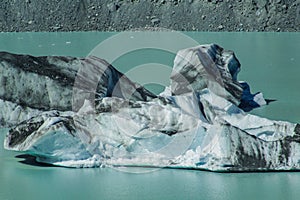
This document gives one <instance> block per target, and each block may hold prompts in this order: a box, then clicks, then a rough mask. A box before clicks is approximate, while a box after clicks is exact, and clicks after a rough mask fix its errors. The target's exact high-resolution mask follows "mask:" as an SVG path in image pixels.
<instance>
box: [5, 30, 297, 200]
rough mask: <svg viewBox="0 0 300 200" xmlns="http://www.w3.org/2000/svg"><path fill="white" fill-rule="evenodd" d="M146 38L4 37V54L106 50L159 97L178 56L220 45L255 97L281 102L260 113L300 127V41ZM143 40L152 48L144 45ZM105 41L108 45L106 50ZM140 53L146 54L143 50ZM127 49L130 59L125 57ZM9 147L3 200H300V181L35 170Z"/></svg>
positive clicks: (246, 36) (291, 176)
mask: <svg viewBox="0 0 300 200" xmlns="http://www.w3.org/2000/svg"><path fill="white" fill-rule="evenodd" d="M143 34H144V33H132V34H131V35H125V36H124V35H123V36H122V35H121V36H122V37H125V38H123V39H124V40H121V41H118V35H119V33H103V32H86V33H1V34H0V51H9V52H13V53H25V54H32V55H70V56H81V57H84V56H87V55H89V54H91V53H92V54H93V52H94V53H95V52H96V50H97V45H98V48H99V47H101V49H100V50H99V49H98V50H97V52H98V53H99V52H100V53H101V52H102V54H101V55H103V57H104V58H105V59H108V60H110V59H112V60H110V61H113V64H114V66H115V67H116V68H117V69H119V70H120V71H122V72H123V73H126V74H128V75H130V77H131V78H133V79H135V80H137V81H138V80H139V78H140V79H142V80H145V79H147V80H149V81H150V80H155V81H154V83H149V82H146V83H145V84H148V85H149V89H151V90H153V91H154V92H159V91H160V90H161V89H162V85H167V84H168V75H169V74H168V73H169V71H170V67H171V66H172V63H173V59H174V56H175V54H174V51H176V50H179V49H182V48H186V47H189V46H191V45H193V44H194V42H199V44H205V43H217V44H219V45H221V46H223V47H224V48H226V49H231V50H234V52H235V53H236V56H237V57H238V59H239V60H240V62H241V64H242V71H241V72H240V74H239V80H247V82H249V83H250V85H251V86H252V90H253V91H258V90H259V91H262V92H263V93H264V94H265V96H266V97H268V98H274V99H277V100H278V101H276V102H274V103H272V104H270V105H269V106H267V107H263V108H260V109H257V110H256V111H254V113H256V114H258V115H261V116H265V117H268V118H271V119H281V120H288V121H292V122H299V121H300V113H299V110H300V109H299V108H300V92H299V89H298V86H299V85H300V79H299V78H298V77H299V74H300V57H299V52H300V45H299V44H300V43H299V42H300V34H299V33H199V32H189V33H184V36H183V37H182V36H180V37H182V38H180V37H179V38H178V39H176V40H175V39H172V36H168V37H166V36H164V35H163V34H166V33H152V34H150V35H149V33H148V34H147V33H145V35H143ZM168 34H169V33H168ZM111 36H114V37H115V40H114V41H118V42H116V43H113V42H112V41H110V40H109V38H110V37H111ZM127 36H128V38H126V37H127ZM122 37H120V38H121V39H122ZM141 38H144V40H152V41H150V43H143V41H141V40H142V39H141ZM130 39H131V40H130ZM191 39H193V40H195V41H192V40H191ZM156 40H157V41H156ZM105 41H106V43H107V41H108V43H107V44H106V43H105ZM101 42H104V43H101ZM99 43H100V46H99ZM135 45H137V46H140V48H139V49H135ZM147 45H148V46H147ZM151 45H152V46H151ZM164 45H169V46H171V48H170V49H169V51H166V50H164V49H163V48H162V46H164ZM95 47H96V50H95ZM142 47H145V48H142ZM150 47H156V48H150ZM126 48H127V50H126ZM122 49H125V50H126V51H123V53H122V51H121V50H122ZM129 50H130V51H129ZM124 52H125V53H124ZM106 56H107V57H106ZM114 56H115V57H114ZM116 56H117V57H116ZM101 57H102V56H101ZM151 63H154V64H151ZM133 69H134V70H133ZM6 131H7V130H6V129H2V130H1V132H0V143H1V144H2V143H3V139H4V134H5V132H6ZM2 146H3V145H1V146H0V199H1V200H2V199H3V200H5V199H9V200H11V199H230V200H237V199H243V200H247V199H249V200H250V199H299V197H300V190H299V185H300V173H234V174H220V173H211V172H203V171H193V170H173V169H172V170H171V169H160V170H154V171H152V172H149V173H140V174H135V173H126V172H121V171H119V170H116V169H109V168H95V169H68V168H58V167H47V166H33V165H27V164H23V163H20V162H18V161H21V160H22V158H16V157H15V156H17V155H20V154H19V153H16V152H9V151H6V150H4V149H3V147H2Z"/></svg>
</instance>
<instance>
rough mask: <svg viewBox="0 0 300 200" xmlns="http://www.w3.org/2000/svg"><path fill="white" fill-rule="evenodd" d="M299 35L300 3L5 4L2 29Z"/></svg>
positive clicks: (88, 0) (5, 0) (64, 0)
mask: <svg viewBox="0 0 300 200" xmlns="http://www.w3.org/2000/svg"><path fill="white" fill-rule="evenodd" d="M145 27H163V28H168V29H174V30H184V31H299V29H300V28H299V27H300V0H117V1H112V0H100V1H99V0H2V1H1V2H0V29H1V31H2V32H14V31H17V32H18V31H90V30H97V31H122V30H129V29H134V28H145Z"/></svg>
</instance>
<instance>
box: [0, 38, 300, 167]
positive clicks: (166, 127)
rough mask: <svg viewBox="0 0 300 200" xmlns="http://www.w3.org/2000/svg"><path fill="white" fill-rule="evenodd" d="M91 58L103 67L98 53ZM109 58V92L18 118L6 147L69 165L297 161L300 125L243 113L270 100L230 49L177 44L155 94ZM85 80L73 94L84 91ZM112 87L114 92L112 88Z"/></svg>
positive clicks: (237, 164)
mask: <svg viewBox="0 0 300 200" xmlns="http://www.w3.org/2000/svg"><path fill="white" fill-rule="evenodd" d="M93 60H94V62H95V63H94V65H93V66H97V62H96V61H99V62H100V63H99V65H100V66H101V67H103V60H97V59H93ZM101 63H102V64H101ZM108 66H109V70H110V71H109V72H107V70H106V69H104V70H103V69H102V71H105V72H107V73H106V76H105V78H101V79H100V83H99V84H98V85H100V90H98V91H108V90H111V92H109V93H107V92H106V93H103V95H102V96H99V97H98V98H96V99H94V101H93V99H91V98H87V96H85V95H79V99H76V106H77V107H78V109H75V110H73V111H63V110H52V111H45V112H41V113H40V114H38V115H36V116H35V117H33V118H31V119H29V120H25V121H23V122H21V123H20V124H18V125H16V126H15V127H13V128H12V129H10V131H9V133H8V134H7V136H6V138H5V142H4V146H5V148H6V149H9V150H15V151H22V152H24V153H27V154H31V155H34V156H36V158H37V161H39V162H45V163H50V164H54V165H58V166H66V167H99V166H151V167H171V168H172V167H173V168H189V169H204V170H211V171H257V170H298V169H300V126H299V125H297V124H293V123H289V122H283V121H273V120H269V119H266V118H261V117H258V116H255V115H251V114H248V113H247V111H249V110H251V109H254V108H256V107H259V106H262V105H265V104H267V102H268V100H265V99H264V98H263V96H262V94H261V93H256V94H251V93H250V88H249V85H248V84H247V83H245V82H239V81H238V80H237V74H238V72H239V70H240V64H239V62H238V60H237V59H236V57H235V55H234V54H233V52H231V51H227V50H224V49H223V48H221V47H219V46H218V45H214V44H212V45H201V46H198V47H194V48H189V49H184V50H181V51H179V52H178V54H177V56H176V58H175V61H174V67H173V72H172V74H171V85H170V86H169V87H166V89H165V91H164V92H163V93H161V94H160V95H158V96H156V95H154V94H151V93H150V92H149V91H147V90H145V89H143V88H142V87H141V86H134V87H132V83H131V82H130V80H129V79H128V78H126V77H125V79H123V78H122V77H123V76H122V75H118V76H115V74H118V73H116V72H115V71H114V70H115V69H114V68H113V67H112V66H111V65H107V67H108ZM104 67H105V65H104ZM87 71H88V72H91V73H93V70H87ZM87 76H89V73H87ZM92 76H93V77H94V76H95V73H93V75H92ZM112 83H113V85H112V86H110V85H109V84H112ZM120 83H122V84H120ZM82 85H83V84H78V85H77V86H78V88H75V91H76V92H77V93H76V92H75V93H76V94H85V93H84V90H85V89H86V87H85V88H82V87H80V86H82ZM128 85H129V86H128ZM75 86H76V84H75ZM85 86H86V85H85ZM96 86H97V85H96ZM114 87H116V88H117V92H116V90H114V89H109V88H114ZM103 88H104V89H103ZM105 88H107V89H105ZM128 88H129V89H130V91H131V92H128V91H129V90H128ZM95 90H97V88H96V87H95ZM134 90H136V91H137V92H134ZM114 92H116V93H114ZM95 93H97V94H98V93H99V92H96V91H95ZM115 94H117V95H115ZM130 94H133V97H134V98H130V97H131V95H130ZM27 110H28V109H27Z"/></svg>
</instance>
